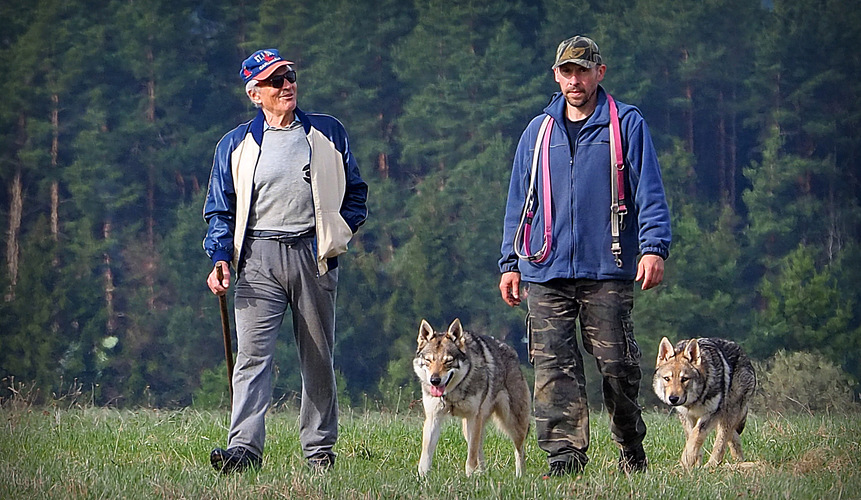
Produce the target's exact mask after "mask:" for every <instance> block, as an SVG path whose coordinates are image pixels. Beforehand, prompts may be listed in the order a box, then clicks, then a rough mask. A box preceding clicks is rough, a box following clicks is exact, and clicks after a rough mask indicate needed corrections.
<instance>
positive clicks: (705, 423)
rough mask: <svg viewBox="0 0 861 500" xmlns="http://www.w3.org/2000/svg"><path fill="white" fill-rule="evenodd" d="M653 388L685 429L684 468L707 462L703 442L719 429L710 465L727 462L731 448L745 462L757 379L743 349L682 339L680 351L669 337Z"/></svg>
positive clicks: (727, 343) (664, 341) (714, 340)
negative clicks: (745, 432)
mask: <svg viewBox="0 0 861 500" xmlns="http://www.w3.org/2000/svg"><path fill="white" fill-rule="evenodd" d="M652 388H653V389H654V390H655V394H657V395H658V397H659V398H661V401H663V402H664V403H667V404H668V405H672V406H674V407H675V408H676V410H677V411H678V413H679V419H680V420H681V421H682V426H684V428H685V438H686V440H687V441H686V443H685V449H684V451H683V452H682V458H681V464H682V466H683V467H685V468H691V467H693V466H695V465H699V464H700V463H701V462H702V458H703V450H702V448H703V441H705V439H706V436H708V434H709V432H711V430H712V429H713V428H715V426H716V427H717V434H716V435H715V442H714V446H713V447H712V453H711V458H709V461H708V462H707V463H706V466H708V467H713V466H716V465H718V464H719V463H721V461H722V460H723V457H724V454H726V448H727V445H729V450H730V453H731V454H732V456H733V458H734V459H736V460H737V461H739V462H741V461H743V460H744V455H743V454H742V451H741V432H742V431H743V430H744V424H745V420H746V419H747V409H748V403H749V402H750V398H751V396H753V391H754V389H755V388H756V374H755V373H754V371H753V365H751V363H750V359H749V358H748V357H747V355H745V354H744V352H742V350H741V347H739V346H738V344H736V343H735V342H731V341H729V340H725V339H719V338H707V339H691V340H682V341H681V342H679V343H677V344H676V346H675V348H674V347H673V344H672V343H670V341H669V339H667V338H666V337H664V338H663V339H661V345H660V347H659V348H658V360H657V363H656V364H655V377H654V379H653V380H652Z"/></svg>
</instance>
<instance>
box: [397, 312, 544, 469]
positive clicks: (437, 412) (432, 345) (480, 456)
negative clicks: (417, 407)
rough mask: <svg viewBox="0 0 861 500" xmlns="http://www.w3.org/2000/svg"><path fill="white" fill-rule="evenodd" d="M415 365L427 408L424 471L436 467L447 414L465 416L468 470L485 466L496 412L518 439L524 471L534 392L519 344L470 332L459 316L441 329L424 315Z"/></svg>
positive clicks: (517, 450) (519, 463) (517, 456)
mask: <svg viewBox="0 0 861 500" xmlns="http://www.w3.org/2000/svg"><path fill="white" fill-rule="evenodd" d="M413 370H415V372H416V375H418V377H419V379H420V380H421V385H422V403H423V406H424V411H425V422H424V429H423V432H422V454H421V458H420V459H419V469H418V472H419V475H421V476H424V475H426V474H427V473H428V471H429V470H430V468H431V463H432V461H433V454H434V450H435V449H436V445H437V442H438V441H439V436H440V428H441V425H442V421H443V419H444V417H445V416H446V415H452V416H454V417H460V418H462V419H463V437H464V439H466V443H467V458H466V474H467V475H471V474H472V473H473V472H476V471H480V470H483V469H484V451H483V450H482V441H483V439H484V429H485V425H486V424H487V420H488V419H489V418H490V417H491V416H493V417H494V421H495V422H496V425H497V427H499V428H500V429H501V430H502V431H503V432H505V433H506V434H507V435H508V437H510V438H511V440H512V441H513V442H514V459H515V470H516V473H517V475H518V476H520V475H521V474H522V472H523V466H524V462H525V457H524V455H523V453H524V444H525V442H526V434H527V433H528V432H529V415H530V394H529V386H528V385H527V384H526V380H525V379H524V378H523V374H522V373H521V371H520V362H519V361H518V359H517V353H516V352H515V351H514V348H512V347H511V346H509V345H508V344H505V343H504V342H501V341H499V340H497V339H495V338H493V337H488V336H485V335H477V334H471V333H469V332H466V331H464V329H463V327H462V326H461V323H460V320H459V319H455V320H454V321H453V322H452V324H451V326H449V327H448V331H446V332H435V331H434V330H433V328H432V327H431V325H430V324H429V323H428V322H427V321H425V320H422V322H421V326H420V327H419V336H418V349H417V350H416V356H415V358H414V359H413Z"/></svg>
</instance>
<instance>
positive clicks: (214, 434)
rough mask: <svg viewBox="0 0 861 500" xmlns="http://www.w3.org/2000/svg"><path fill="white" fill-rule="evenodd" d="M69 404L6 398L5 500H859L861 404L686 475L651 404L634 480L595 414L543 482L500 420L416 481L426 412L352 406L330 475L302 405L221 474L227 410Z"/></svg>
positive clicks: (793, 425)
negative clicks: (470, 447) (307, 452)
mask: <svg viewBox="0 0 861 500" xmlns="http://www.w3.org/2000/svg"><path fill="white" fill-rule="evenodd" d="M71 406H72V407H65V408H61V407H57V406H53V407H46V408H38V407H33V406H29V405H14V404H11V405H10V404H7V405H5V406H4V407H3V408H0V418H2V425H3V428H2V431H0V498H2V499H25V498H26V499H30V498H36V499H38V498H63V499H69V498H71V499H80V498H99V499H100V498H130V499H137V498H140V499H144V498H147V499H148V498H167V499H180V498H189V499H192V498H193V499H210V498H211V499H215V498H219V499H221V498H224V499H227V498H230V499H252V498H253V499H259V498H303V499H305V498H307V499H333V498H349V499H363V498H421V499H469V498H503V499H507V498H578V499H579V498H602V499H604V498H609V499H612V498H672V499H677V498H678V499H683V498H691V499H693V498H697V499H700V498H718V499H720V498H780V499H785V498H861V444H859V442H861V441H859V440H861V417H859V414H858V413H850V414H840V415H838V414H829V415H819V416H813V415H805V416H780V415H769V416H762V415H752V416H751V418H750V419H749V421H748V427H747V429H746V430H745V434H744V436H743V442H744V448H745V452H746V455H747V456H746V459H747V460H748V461H747V462H745V463H743V464H733V463H729V464H724V465H722V466H720V467H719V468H717V469H716V470H707V469H697V470H695V471H693V472H685V471H683V470H681V469H680V468H679V467H678V466H677V463H678V458H679V455H680V453H681V449H682V444H683V441H684V439H683V436H682V429H681V426H680V424H679V423H678V421H677V419H676V418H675V417H674V416H669V415H667V414H665V413H662V412H659V411H650V412H648V413H646V415H645V418H646V424H647V426H648V435H647V437H646V442H645V444H646V447H647V451H648V453H649V458H650V461H651V465H650V468H649V471H648V472H647V473H645V474H637V475H634V476H632V477H626V476H625V475H624V474H621V473H619V472H618V471H617V469H616V463H617V453H618V452H617V451H616V448H615V446H614V445H613V444H612V442H611V440H610V436H609V431H608V424H607V418H606V417H605V416H604V415H603V414H600V413H593V418H592V426H591V429H592V448H591V450H590V457H591V461H590V463H589V466H588V467H587V469H586V471H585V472H584V473H583V474H581V475H579V476H576V477H572V478H560V479H552V480H542V479H540V475H541V473H542V472H544V470H545V468H546V463H545V459H544V456H543V453H542V452H541V450H539V449H538V447H537V445H536V444H535V438H534V434H533V435H531V436H530V438H529V440H528V441H527V443H528V446H527V464H526V470H525V474H524V476H523V477H521V478H515V477H514V463H513V452H512V445H511V443H510V442H509V441H508V440H507V438H505V437H504V436H503V435H502V434H501V433H499V432H498V431H496V429H495V428H492V429H490V430H489V431H488V433H487V437H486V440H485V454H486V459H487V471H486V472H484V473H483V474H479V475H476V476H473V477H469V478H467V477H466V476H465V474H464V470H463V469H464V461H465V460H466V445H465V443H464V441H463V437H462V435H461V431H460V425H459V423H458V422H456V421H455V420H453V419H452V420H449V422H448V424H447V425H445V426H444V429H443V433H442V437H441V439H440V443H439V446H438V448H437V454H436V457H435V460H434V464H433V468H432V470H431V473H430V474H429V475H428V477H427V478H425V479H420V478H419V477H418V476H417V474H416V465H417V462H418V457H419V453H420V447H421V423H422V415H421V410H420V409H404V410H402V411H401V412H400V413H393V412H388V411H384V410H351V409H343V410H342V412H341V433H340V439H339V441H338V445H337V448H336V451H337V453H338V459H337V467H336V469H335V470H334V471H332V472H330V473H328V474H325V475H315V474H312V473H310V472H309V471H308V470H307V469H306V467H305V463H304V460H303V459H302V455H301V452H300V448H299V442H298V424H297V413H296V411H295V410H292V409H279V410H276V411H273V412H272V413H271V414H270V415H269V417H268V425H267V445H266V446H267V448H266V455H265V458H264V466H263V468H262V469H261V470H260V471H259V472H253V471H252V472H247V473H245V474H243V475H236V476H222V475H219V474H217V473H216V472H215V471H213V470H212V468H211V467H210V465H209V452H210V450H211V449H212V448H213V447H216V446H223V445H224V441H225V436H226V434H227V425H228V413H227V412H226V411H201V410H195V409H184V410H176V411H160V410H153V409H142V410H137V411H131V410H116V409H106V408H94V407H88V406H84V407H74V405H71ZM710 444H711V443H710V442H709V443H707V445H708V446H710Z"/></svg>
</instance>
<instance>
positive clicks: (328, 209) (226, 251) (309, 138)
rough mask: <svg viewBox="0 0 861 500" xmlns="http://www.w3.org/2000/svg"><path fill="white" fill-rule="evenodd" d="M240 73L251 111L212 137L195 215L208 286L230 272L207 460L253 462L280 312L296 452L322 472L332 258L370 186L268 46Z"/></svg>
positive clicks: (356, 221)
mask: <svg viewBox="0 0 861 500" xmlns="http://www.w3.org/2000/svg"><path fill="white" fill-rule="evenodd" d="M239 74H240V77H241V78H242V80H243V83H244V84H245V92H246V94H247V95H248V98H249V99H250V100H251V102H252V103H253V104H254V105H255V106H256V107H258V108H259V111H258V113H257V116H256V117H254V119H253V120H251V121H248V122H245V123H243V124H241V125H239V126H238V127H236V128H235V129H233V130H232V131H230V132H228V133H227V134H226V135H225V136H224V137H222V139H221V140H220V141H219V142H218V145H217V146H216V148H215V159H214V161H213V165H212V174H211V176H210V180H209V189H208V193H207V195H206V202H205V206H204V209H203V216H204V219H205V220H206V222H207V223H208V224H209V228H208V231H207V233H206V238H205V239H204V241H203V246H204V249H205V250H206V253H207V255H208V256H209V257H210V259H211V260H212V263H213V265H214V267H213V270H212V272H211V273H210V274H209V277H208V278H207V284H208V286H209V288H210V290H212V292H213V293H214V294H216V295H223V294H225V293H226V292H227V290H228V288H229V286H230V280H231V272H230V269H231V267H232V268H233V270H234V272H235V274H236V276H237V279H236V284H235V292H234V307H235V318H236V337H237V358H236V368H235V372H234V374H233V380H232V384H233V393H234V394H233V406H232V411H231V420H230V430H229V433H228V446H227V449H221V448H216V449H214V450H213V451H212V453H211V454H210V462H211V463H212V466H213V467H214V468H215V469H216V470H219V471H221V472H223V473H225V474H229V473H233V472H242V471H243V470H245V469H248V468H249V467H252V468H259V467H260V466H261V465H262V462H263V446H264V440H265V436H266V431H265V421H264V419H265V415H266V411H267V410H268V408H269V405H270V400H271V397H272V357H273V353H274V351H275V341H276V338H277V334H278V330H279V328H280V326H281V322H282V320H283V318H284V314H285V313H286V311H287V309H288V307H289V309H290V311H291V313H292V318H293V334H294V336H295V339H296V346H297V349H298V351H299V368H300V370H301V373H302V402H301V408H300V413H299V429H300V430H299V433H300V436H299V437H300V441H301V444H302V450H303V452H304V455H305V458H306V459H307V461H308V465H309V466H310V467H311V468H312V469H314V470H327V469H329V468H331V467H333V466H334V464H335V452H334V451H333V446H334V445H335V441H336V439H337V437H338V402H337V396H336V387H335V371H334V366H333V348H334V343H335V296H336V289H337V286H338V255H340V254H342V253H344V252H345V251H346V250H347V243H348V242H349V241H350V239H351V238H352V236H353V234H354V233H355V232H356V230H357V229H358V228H359V226H361V225H362V223H363V222H364V221H365V218H366V217H367V208H366V200H367V192H368V187H367V185H366V184H365V182H364V181H363V180H362V178H361V176H360V174H359V169H358V167H357V165H356V160H355V158H354V157H353V154H352V153H351V152H350V142H349V140H348V138H347V133H346V131H345V130H344V127H343V125H341V123H340V122H339V121H338V120H337V119H335V118H333V117H331V116H328V115H322V114H313V113H303V112H302V111H301V110H300V109H299V108H298V107H297V106H296V95H297V84H296V71H295V69H294V68H293V63H292V62H290V61H286V60H284V59H283V58H282V57H281V55H280V54H279V53H278V51H277V50H275V49H266V50H258V51H256V52H254V53H253V54H252V55H251V56H250V57H248V59H246V60H245V61H244V62H243V63H242V68H241V69H240V73H239ZM219 267H220V268H221V270H222V273H223V276H224V278H223V281H222V280H219V279H218V277H217V268H219Z"/></svg>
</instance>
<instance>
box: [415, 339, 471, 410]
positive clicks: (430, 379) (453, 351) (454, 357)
mask: <svg viewBox="0 0 861 500" xmlns="http://www.w3.org/2000/svg"><path fill="white" fill-rule="evenodd" d="M466 366H468V365H467V361H466V359H465V358H464V357H463V355H462V353H461V352H460V350H459V349H458V348H457V346H455V345H454V343H453V342H451V340H450V339H449V338H447V337H446V336H444V335H437V336H434V337H433V338H431V339H430V340H429V341H427V342H426V343H425V344H424V345H423V346H422V347H421V348H420V349H419V351H418V352H417V353H416V357H415V359H414V360H413V370H415V372H416V375H418V377H419V378H420V379H421V381H422V386H423V387H424V388H426V389H427V390H428V391H429V392H430V394H431V396H434V397H441V396H443V395H444V394H445V392H446V389H451V388H453V387H454V386H456V385H457V384H458V383H459V382H460V381H461V379H462V377H463V373H464V372H465V369H464V368H465V367H466Z"/></svg>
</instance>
